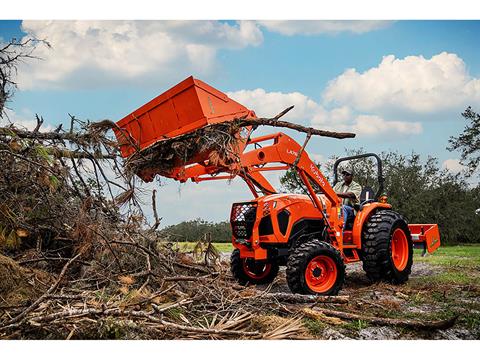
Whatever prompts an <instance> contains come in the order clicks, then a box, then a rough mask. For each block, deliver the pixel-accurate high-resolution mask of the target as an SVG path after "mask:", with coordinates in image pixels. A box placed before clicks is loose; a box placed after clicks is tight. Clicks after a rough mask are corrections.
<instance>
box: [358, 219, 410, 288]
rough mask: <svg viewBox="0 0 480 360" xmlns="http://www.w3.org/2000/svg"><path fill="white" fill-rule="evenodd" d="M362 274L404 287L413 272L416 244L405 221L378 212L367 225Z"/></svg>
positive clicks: (365, 228) (364, 231)
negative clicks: (363, 272)
mask: <svg viewBox="0 0 480 360" xmlns="http://www.w3.org/2000/svg"><path fill="white" fill-rule="evenodd" d="M362 261H363V270H365V272H366V273H367V277H368V278H369V279H370V280H372V281H382V280H383V281H387V282H389V283H392V284H403V283H405V282H406V281H407V280H408V277H409V275H410V273H411V271H412V263H413V243H412V236H411V234H410V230H409V229H408V225H407V222H406V221H405V220H404V218H403V217H402V216H401V215H400V214H398V213H397V212H395V211H392V210H379V211H377V212H376V213H375V214H373V215H372V216H371V217H370V219H368V221H367V223H366V224H365V225H364V228H363V234H362Z"/></svg>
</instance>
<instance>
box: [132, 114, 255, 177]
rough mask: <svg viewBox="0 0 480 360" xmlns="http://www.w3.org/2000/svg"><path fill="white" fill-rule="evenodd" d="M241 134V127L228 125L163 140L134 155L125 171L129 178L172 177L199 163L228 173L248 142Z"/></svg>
mask: <svg viewBox="0 0 480 360" xmlns="http://www.w3.org/2000/svg"><path fill="white" fill-rule="evenodd" d="M241 133H242V128H241V127H239V126H238V125H237V124H236V123H232V122H229V123H220V124H213V125H208V126H205V127H202V128H200V129H198V130H195V131H192V132H189V133H187V134H183V135H180V136H177V137H174V138H170V139H165V140H161V141H158V142H156V143H155V144H153V145H152V146H149V147H147V148H146V149H143V150H142V151H137V152H135V153H134V154H133V155H131V156H130V157H129V158H128V160H127V161H126V163H125V171H126V173H127V174H129V175H130V176H133V174H137V175H139V176H140V177H142V178H143V177H144V176H143V175H142V174H144V173H146V172H151V173H154V174H159V175H162V176H167V177H169V176H170V174H171V173H172V171H173V170H174V169H176V168H178V167H181V166H186V165H189V164H191V163H193V162H196V161H202V162H204V161H207V162H206V164H208V165H211V166H212V165H213V166H216V167H220V168H225V169H228V168H229V167H230V166H231V165H233V164H235V163H237V162H238V161H239V153H240V152H241V151H240V150H241V149H243V148H242V144H244V143H245V141H246V139H245V137H242V136H241ZM243 133H244V132H243Z"/></svg>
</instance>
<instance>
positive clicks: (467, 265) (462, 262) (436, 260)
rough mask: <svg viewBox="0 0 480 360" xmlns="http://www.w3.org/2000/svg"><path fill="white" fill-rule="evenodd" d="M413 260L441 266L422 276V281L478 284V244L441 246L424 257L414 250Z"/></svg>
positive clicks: (479, 277) (479, 278) (479, 259)
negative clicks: (433, 271)
mask: <svg viewBox="0 0 480 360" xmlns="http://www.w3.org/2000/svg"><path fill="white" fill-rule="evenodd" d="M414 262H424V263H427V264H431V265H436V266H441V267H442V268H443V270H442V271H439V272H438V273H436V274H433V275H426V276H423V277H422V279H421V280H422V281H424V282H425V281H427V282H431V283H433V284H443V285H445V284H456V285H476V286H479V285H480V274H479V271H480V244H472V245H470V244H468V245H456V246H441V247H440V248H438V249H437V251H435V252H434V253H433V254H428V255H427V256H425V257H421V251H420V250H415V253H414ZM412 282H413V283H414V282H415V280H412Z"/></svg>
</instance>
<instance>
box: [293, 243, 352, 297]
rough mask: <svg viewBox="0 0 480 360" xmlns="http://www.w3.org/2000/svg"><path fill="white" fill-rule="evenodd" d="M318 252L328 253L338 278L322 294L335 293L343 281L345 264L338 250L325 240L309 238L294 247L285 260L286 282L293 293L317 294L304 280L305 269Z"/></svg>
mask: <svg viewBox="0 0 480 360" xmlns="http://www.w3.org/2000/svg"><path fill="white" fill-rule="evenodd" d="M320 254H323V255H325V254H328V255H330V256H331V257H332V258H333V259H334V260H335V262H336V264H337V266H338V274H339V276H338V278H337V281H336V283H335V285H334V286H333V287H332V288H331V289H330V291H328V292H327V293H324V294H322V295H337V294H338V292H339V291H340V290H341V288H342V286H343V283H344V281H345V264H344V262H343V259H342V256H341V254H340V252H339V251H338V250H337V249H335V248H334V247H333V246H332V245H330V244H329V243H327V242H324V241H320V240H318V239H313V240H309V241H307V242H305V243H302V244H300V245H299V246H298V247H296V248H295V250H294V251H293V253H292V254H291V255H290V256H289V258H288V262H287V270H286V275H287V283H288V287H289V288H290V290H291V291H292V292H293V293H299V294H315V295H316V294H317V293H315V292H313V291H312V290H310V289H309V288H308V286H307V284H306V282H305V269H306V268H307V265H308V263H309V262H310V260H311V259H312V258H313V257H314V256H316V255H320Z"/></svg>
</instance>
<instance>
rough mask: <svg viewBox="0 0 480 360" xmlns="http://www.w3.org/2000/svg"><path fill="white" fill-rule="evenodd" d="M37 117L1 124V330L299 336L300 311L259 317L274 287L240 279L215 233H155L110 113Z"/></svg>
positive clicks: (277, 305) (46, 334)
mask: <svg viewBox="0 0 480 360" xmlns="http://www.w3.org/2000/svg"><path fill="white" fill-rule="evenodd" d="M37 120H38V124H37V127H36V128H35V129H34V130H32V131H27V130H25V129H20V128H17V127H14V126H8V127H3V128H0V167H1V168H2V169H3V170H2V172H0V230H1V231H0V254H1V255H0V337H1V338H9V339H26V338H28V339H64V338H82V339H85V338H91V339H98V338H123V339H126V338H134V339H138V338H142V339H152V338H162V339H173V338H285V337H289V338H298V337H302V336H303V335H302V334H303V331H304V329H303V327H302V325H301V323H300V320H299V319H298V317H295V316H289V317H288V318H287V319H286V320H285V321H283V322H281V324H277V325H276V326H270V325H268V326H266V325H265V326H264V325H262V324H259V323H258V321H257V320H258V319H257V317H256V315H258V309H259V308H262V304H263V302H264V300H263V297H264V296H265V295H266V294H267V292H262V291H258V290H256V289H252V288H244V287H239V286H238V285H236V284H235V282H234V281H233V279H232V278H231V277H230V275H229V272H228V264H227V263H226V262H225V261H224V260H222V261H221V260H220V257H219V254H218V252H217V251H216V250H215V248H214V247H213V246H212V245H211V243H210V242H209V241H203V242H200V243H199V244H198V246H197V247H196V248H195V249H194V251H192V252H190V253H186V252H183V251H179V250H178V249H177V248H176V247H175V246H174V244H171V243H168V242H166V241H165V240H164V239H162V238H160V237H159V235H158V232H157V231H156V228H157V227H158V224H159V220H158V217H157V216H156V212H155V217H156V221H155V224H154V225H153V226H151V227H149V226H148V224H147V222H146V220H145V218H144V216H143V214H142V213H141V211H140V210H139V208H138V207H136V206H135V204H136V198H135V193H136V192H137V191H138V190H139V189H136V188H135V179H133V178H131V177H128V176H125V175H124V173H123V171H121V168H120V166H119V164H117V160H118V159H119V157H118V152H117V144H116V142H115V141H113V140H112V139H111V138H109V137H108V136H107V135H106V130H107V129H108V128H110V126H111V123H110V122H108V121H105V122H100V123H96V124H89V123H87V122H81V121H79V120H77V119H75V118H72V119H71V120H72V121H71V123H72V126H71V129H70V130H69V131H64V130H62V128H61V127H59V128H58V129H56V130H54V131H50V132H42V131H41V126H42V122H43V120H42V119H41V118H38V119H37ZM153 201H155V198H153ZM122 205H123V207H122ZM127 205H128V206H127ZM121 209H123V211H121ZM268 301H269V303H270V305H269V307H268V312H272V311H273V312H275V311H279V312H283V313H284V312H285V310H284V309H283V305H282V304H281V302H279V301H276V300H275V298H272V297H270V298H269V300H268ZM290 315H291V314H290Z"/></svg>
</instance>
